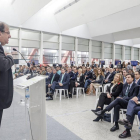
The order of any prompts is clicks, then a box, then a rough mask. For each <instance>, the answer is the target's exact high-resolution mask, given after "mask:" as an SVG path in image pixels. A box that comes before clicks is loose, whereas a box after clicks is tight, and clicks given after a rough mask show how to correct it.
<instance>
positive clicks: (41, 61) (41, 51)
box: [39, 31, 43, 64]
mask: <svg viewBox="0 0 140 140" xmlns="http://www.w3.org/2000/svg"><path fill="white" fill-rule="evenodd" d="M39 61H40V64H43V32H42V31H41V38H40V60H39Z"/></svg>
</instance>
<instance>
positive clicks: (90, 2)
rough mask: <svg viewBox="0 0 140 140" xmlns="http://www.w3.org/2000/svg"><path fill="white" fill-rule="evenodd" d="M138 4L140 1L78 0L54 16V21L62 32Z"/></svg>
mask: <svg viewBox="0 0 140 140" xmlns="http://www.w3.org/2000/svg"><path fill="white" fill-rule="evenodd" d="M139 4H140V0H135V1H132V0H104V1H103V0H80V1H79V2H77V3H76V4H74V5H72V6H71V7H69V8H67V9H65V10H63V11H62V12H60V13H58V14H56V19H57V21H58V24H59V26H60V28H61V30H62V31H63V30H66V29H70V28H72V27H75V26H78V25H81V24H84V23H88V22H91V21H93V20H96V19H99V18H102V17H105V16H108V15H111V14H114V13H117V12H120V11H122V10H125V9H128V8H131V7H134V6H137V5H139Z"/></svg>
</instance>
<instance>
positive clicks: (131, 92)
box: [120, 82, 139, 101]
mask: <svg viewBox="0 0 140 140" xmlns="http://www.w3.org/2000/svg"><path fill="white" fill-rule="evenodd" d="M127 87H128V84H127V83H125V84H124V85H123V90H122V92H121V94H120V97H122V98H123V99H125V100H127V101H129V100H131V99H132V98H133V97H134V96H137V95H138V92H139V86H138V85H137V84H136V83H135V82H133V84H132V86H131V88H130V90H129V93H128V97H126V96H125V93H126V89H127Z"/></svg>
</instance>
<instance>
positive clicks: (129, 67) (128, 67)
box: [126, 62, 133, 70]
mask: <svg viewBox="0 0 140 140" xmlns="http://www.w3.org/2000/svg"><path fill="white" fill-rule="evenodd" d="M126 68H127V70H133V68H132V66H131V65H130V62H128V66H127V67H126Z"/></svg>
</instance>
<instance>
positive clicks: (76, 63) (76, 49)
mask: <svg viewBox="0 0 140 140" xmlns="http://www.w3.org/2000/svg"><path fill="white" fill-rule="evenodd" d="M77 51H78V38H77V37H76V38H75V65H76V66H78V62H77Z"/></svg>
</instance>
